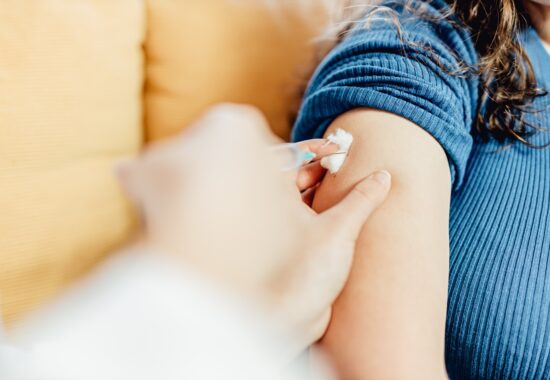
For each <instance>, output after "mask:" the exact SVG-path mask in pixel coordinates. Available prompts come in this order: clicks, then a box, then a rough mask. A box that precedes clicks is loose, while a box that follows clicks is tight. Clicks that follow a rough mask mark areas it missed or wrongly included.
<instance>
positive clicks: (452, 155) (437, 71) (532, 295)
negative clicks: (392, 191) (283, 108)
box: [293, 0, 550, 379]
mask: <svg viewBox="0 0 550 380" xmlns="http://www.w3.org/2000/svg"><path fill="white" fill-rule="evenodd" d="M426 4H427V3H426ZM426 6H427V11H428V12H429V13H432V14H434V15H437V14H439V13H441V11H442V10H443V9H444V8H445V7H446V5H445V2H444V1H440V0H436V1H433V2H430V5H426ZM394 8H395V9H396V10H397V11H398V12H399V13H400V14H401V15H402V17H401V28H402V32H403V36H404V37H405V40H407V41H412V42H414V44H407V43H403V42H401V40H400V39H399V36H398V35H397V33H396V29H395V26H394V24H393V23H391V22H388V20H387V19H386V20H384V19H377V20H376V21H374V22H372V23H371V24H370V25H369V27H368V29H367V30H365V29H363V30H358V31H355V32H353V33H352V35H351V36H349V37H348V38H346V40H345V41H344V42H343V43H341V44H340V45H339V46H337V47H336V48H335V49H334V50H333V51H332V52H331V53H330V54H329V55H328V56H327V57H326V59H325V60H324V62H323V63H322V64H321V66H320V67H319V68H318V69H317V71H316V73H315V75H314V77H313V79H312V81H311V83H310V86H309V89H308V91H307V92H306V96H305V99H304V103H303V105H302V109H301V112H300V114H299V117H298V120H297V123H296V126H295V129H294V132H293V138H294V140H302V139H306V138H312V137H319V136H321V135H322V134H323V133H324V131H325V130H326V128H327V127H328V125H329V124H330V123H331V122H332V121H333V120H334V119H335V118H336V117H337V116H338V115H340V114H342V113H344V112H346V111H349V110H352V109H354V108H358V107H370V108H375V109H381V110H385V111H389V112H392V113H394V114H398V115H401V116H403V117H405V118H407V119H409V120H411V121H413V122H415V123H416V124H418V125H419V126H421V127H422V128H424V129H425V130H426V131H428V132H429V133H430V134H431V135H432V136H433V137H434V138H435V139H436V140H437V141H438V142H439V143H440V144H441V146H442V147H443V149H444V150H445V152H446V153H447V156H448V159H449V164H450V170H451V173H452V181H453V193H452V197H451V210H450V250H451V257H450V279H449V302H448V314H447V331H446V353H445V356H446V362H447V369H448V372H449V376H450V377H451V379H550V148H549V149H532V148H528V147H526V146H524V145H521V144H519V143H515V144H513V145H512V146H511V147H508V148H507V149H503V146H502V145H501V144H499V143H497V142H494V141H492V142H488V143H483V142H480V141H478V139H474V138H473V137H472V125H473V120H474V117H475V112H476V104H477V102H478V98H479V94H478V83H477V82H476V80H475V79H472V78H462V77H459V76H456V75H452V74H450V73H449V72H447V71H446V70H442V69H441V68H440V65H438V64H437V63H436V60H439V61H440V63H443V64H444V65H445V66H446V67H449V68H453V67H457V58H456V57H460V59H462V60H464V61H465V62H467V63H475V62H476V59H477V58H476V53H475V50H474V47H473V44H472V42H471V39H470V37H469V35H468V33H466V32H465V31H462V30H457V29H456V28H454V27H453V26H452V25H451V24H450V23H449V22H447V21H438V22H437V24H433V23H430V22H428V21H421V20H419V19H418V18H415V19H411V18H409V17H405V16H403V13H404V12H403V11H402V10H401V9H400V8H399V7H396V6H394ZM523 42H524V45H525V48H526V49H527V52H528V54H529V57H530V58H531V60H532V62H533V64H534V67H535V71H536V74H537V79H538V82H539V85H540V86H541V87H544V88H547V89H550V55H549V54H548V52H547V51H546V50H545V49H544V47H543V45H542V41H541V40H540V39H539V37H538V36H537V34H536V32H535V31H534V30H532V29H531V30H529V31H526V32H525V33H524V35H523ZM426 47H429V48H430V49H429V50H431V53H429V52H428V49H426ZM436 57H437V58H436ZM549 98H550V96H546V97H545V98H539V99H538V100H537V101H536V103H535V106H536V107H538V108H539V109H544V107H545V106H548V104H549V101H550V99H549ZM529 118H530V121H531V122H534V123H536V124H537V125H540V126H542V127H546V128H550V108H546V109H545V110H544V111H542V112H539V113H537V114H533V115H530V116H529ZM531 141H532V142H533V143H534V144H544V143H548V142H550V134H549V133H542V132H541V133H538V134H537V135H536V136H535V137H534V138H533V139H532V140H531ZM497 150H498V152H496V151H497Z"/></svg>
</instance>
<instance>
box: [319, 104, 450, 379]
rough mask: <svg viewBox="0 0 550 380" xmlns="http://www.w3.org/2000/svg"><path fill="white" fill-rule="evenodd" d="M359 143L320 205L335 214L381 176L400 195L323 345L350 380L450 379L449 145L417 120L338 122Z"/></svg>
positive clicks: (365, 244)
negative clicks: (360, 185) (355, 191)
mask: <svg viewBox="0 0 550 380" xmlns="http://www.w3.org/2000/svg"><path fill="white" fill-rule="evenodd" d="M335 128H343V129H345V130H347V131H349V132H351V133H352V134H353V136H354V143H353V145H352V148H351V151H350V155H349V157H348V158H347V160H346V162H345V164H344V166H343V168H342V169H341V170H340V171H339V172H338V173H337V174H336V175H327V177H326V178H325V180H324V181H323V183H322V184H321V186H320V188H319V189H318V190H317V193H316V198H315V200H314V208H315V209H316V210H318V211H322V210H325V209H327V208H329V207H330V206H332V205H334V204H335V203H337V202H338V201H339V200H340V199H341V198H342V197H343V196H345V195H346V194H347V193H348V192H349V190H350V189H351V188H352V187H353V186H354V185H355V184H356V183H357V182H359V181H360V180H361V179H363V178H364V177H366V176H367V175H368V174H370V173H372V172H373V171H375V170H379V169H386V170H387V171H389V172H390V173H391V174H392V190H391V192H390V195H389V197H388V199H387V200H386V201H385V203H384V204H383V206H382V207H381V208H380V209H378V210H377V211H376V212H375V213H374V214H373V215H372V217H371V218H370V219H369V221H368V222H367V223H366V225H365V227H364V229H363V231H362V232H361V235H360V237H359V240H358V242H357V248H356V252H355V258H354V263H353V269H352V273H351V277H350V279H349V281H348V283H347V285H346V287H345V289H344V291H343V293H342V294H341V295H340V297H339V299H338V300H337V301H336V303H335V305H334V310H333V316H332V321H331V324H330V326H329V329H328V331H327V334H326V335H325V337H324V338H323V340H322V341H321V342H320V345H321V346H322V348H324V349H325V350H327V351H328V353H329V356H330V357H331V358H332V359H333V360H334V362H335V364H336V366H337V368H338V369H339V371H340V372H341V374H342V375H343V379H346V380H355V379H360V380H363V379H423V380H425V379H440V378H445V377H446V375H445V364H444V332H445V316H446V305H447V279H448V263H449V238H448V220H449V204H450V192H451V180H450V172H449V166H448V162H447V158H446V156H445V153H444V151H443V149H442V148H441V146H440V145H439V144H438V143H437V141H436V140H435V139H433V138H432V137H431V136H430V135H429V134H428V133H427V132H425V131H424V130H423V129H421V128H420V127H418V126H417V125H415V124H413V123H411V122H410V121H408V120H406V119H404V118H402V117H399V116H396V115H393V114H389V113H385V112H381V111H376V110H369V109H359V110H355V111H351V112H348V113H346V114H344V115H342V116H340V117H339V118H338V119H336V120H335V121H334V122H333V123H332V125H331V126H330V128H329V130H328V131H327V133H330V131H331V130H333V129H335Z"/></svg>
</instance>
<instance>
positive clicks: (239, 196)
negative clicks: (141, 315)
mask: <svg viewBox="0 0 550 380" xmlns="http://www.w3.org/2000/svg"><path fill="white" fill-rule="evenodd" d="M276 142H277V141H276V139H275V138H274V137H273V136H272V135H271V134H270V132H269V128H268V125H267V122H266V120H265V119H264V117H263V116H262V115H261V113H260V112H258V111H257V110H256V109H254V108H252V107H249V106H243V105H231V104H224V105H218V106H215V107H213V108H211V109H210V110H209V111H208V112H206V113H205V114H204V115H203V116H202V117H201V118H200V119H199V120H198V121H196V122H195V123H194V124H193V125H192V126H190V127H189V128H188V129H187V130H186V131H185V132H184V133H182V134H181V135H179V136H177V137H175V138H173V139H171V140H169V141H166V142H161V143H158V144H156V145H153V146H151V147H150V148H149V149H147V150H146V151H145V152H144V153H143V154H142V155H141V156H140V157H139V158H137V159H136V160H134V161H133V162H128V163H126V164H125V165H123V166H122V167H121V168H120V177H121V178H122V182H123V184H124V187H125V188H126V190H127V192H128V193H129V194H130V195H131V197H132V198H133V199H134V201H135V202H136V203H137V204H138V206H139V207H140V209H141V210H142V214H143V218H144V226H145V242H146V244H147V245H149V246H151V247H154V248H158V249H159V250H161V251H163V252H169V253H171V254H174V255H176V256H177V257H179V258H181V260H182V261H184V262H185V263H186V264H187V265H190V266H191V267H193V268H197V269H199V270H200V271H201V272H202V273H205V274H207V275H209V276H210V278H211V279H213V280H215V281H218V282H219V283H221V284H223V285H224V286H228V287H230V288H231V289H233V290H235V291H237V292H238V293H239V294H243V295H245V296H247V297H248V298H250V299H252V300H254V301H255V302H258V303H260V304H263V305H266V306H268V307H270V308H271V309H272V310H273V312H274V313H275V314H277V315H279V316H280V318H281V320H283V321H284V322H285V323H287V324H288V326H289V327H290V328H291V329H293V331H294V333H295V334H297V336H299V337H300V338H299V339H298V341H299V342H300V343H299V344H298V347H296V350H300V349H304V348H305V347H307V346H308V345H310V344H311V343H313V342H315V341H316V340H318V339H319V338H321V337H322V335H323V334H324V332H325V330H326V328H327V326H328V323H329V320H330V308H331V304H332V303H333V301H334V300H335V299H336V297H337V296H338V294H339V293H340V291H341V290H342V289H343V287H344V284H345V282H346V279H347V277H348V275H349V271H350V268H351V263H352V258H353V253H354V249H355V242H356V239H357V237H358V235H359V232H360V230H361V228H362V226H363V224H364V223H365V221H366V220H367V218H368V217H369V215H370V214H371V213H372V212H373V211H374V210H375V209H376V207H377V206H378V205H380V204H381V203H382V202H383V200H384V199H385V197H386V195H387V193H388V191H389V189H390V176H389V174H388V173H386V172H378V173H374V174H373V175H371V176H370V177H368V178H366V179H365V180H363V181H362V182H360V183H358V184H357V185H356V187H355V189H354V190H353V191H352V192H351V193H350V194H349V195H348V196H347V198H345V199H344V200H343V201H342V202H341V203H340V204H338V205H336V206H335V207H333V208H332V209H330V210H328V211H326V212H324V213H322V214H319V215H318V214H316V213H315V212H314V211H313V210H312V209H311V208H310V207H309V206H308V204H307V202H304V201H303V199H302V196H301V191H303V190H305V189H307V188H311V189H314V187H315V184H316V182H318V181H320V180H321V179H322V177H323V174H324V169H322V168H321V166H320V165H319V163H318V162H313V163H311V164H309V165H307V166H305V167H303V168H302V169H301V170H300V171H298V172H294V173H290V174H289V173H283V172H282V171H281V170H280V167H281V162H278V160H279V159H280V158H278V157H276V156H275V155H274V154H272V153H270V152H269V150H268V147H269V146H270V145H273V144H274V143H276ZM302 144H303V146H304V148H306V149H310V150H312V151H314V152H315V153H317V154H318V158H319V157H320V156H321V155H322V154H323V153H325V154H326V153H330V152H331V150H330V147H328V146H327V145H326V144H325V142H324V141H323V140H311V141H309V142H304V143H302ZM309 193H311V191H309Z"/></svg>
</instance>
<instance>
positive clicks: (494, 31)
mask: <svg viewBox="0 0 550 380" xmlns="http://www.w3.org/2000/svg"><path fill="white" fill-rule="evenodd" d="M429 2H430V0H425V1H424V2H413V1H410V0H401V1H392V2H388V1H387V0H386V1H383V0H382V1H380V0H379V1H369V0H344V1H337V3H336V8H332V9H331V10H330V13H331V14H332V15H333V17H332V18H333V19H332V26H331V27H330V28H328V29H327V32H326V33H325V34H324V38H320V41H322V42H323V43H322V44H320V47H321V48H320V56H322V55H324V54H325V53H326V52H327V51H328V50H329V49H331V48H332V47H333V46H334V44H337V43H339V42H341V41H342V40H343V39H345V38H346V36H347V34H348V32H349V31H350V30H351V29H352V28H354V27H356V26H357V24H358V23H365V24H366V25H368V19H369V17H368V16H369V15H374V14H377V13H378V12H387V11H388V9H390V11H391V8H390V7H388V6H382V5H381V3H385V4H384V5H388V4H390V3H392V4H397V5H400V6H404V7H405V8H406V9H407V10H408V13H410V14H412V15H414V16H415V17H421V18H422V17H427V16H426V14H425V13H423V12H422V8H423V6H424V5H426V4H427V3H429ZM447 2H448V4H449V9H448V12H445V14H442V15H441V18H445V19H447V20H450V21H451V22H452V23H453V24H455V25H456V26H457V27H463V28H467V29H468V30H469V32H470V33H471V35H472V38H473V41H474V43H475V46H476V50H477V53H478V57H479V59H478V63H477V64H476V65H475V66H474V67H472V66H467V65H466V64H464V63H462V64H461V67H459V68H457V69H455V70H453V74H455V75H476V76H478V77H479V78H480V100H479V104H478V112H477V119H476V122H475V126H474V130H475V132H476V134H477V135H478V136H479V137H480V138H481V139H483V140H488V139H491V138H493V139H496V140H498V141H501V142H514V141H520V142H521V143H523V144H526V145H529V146H532V147H535V146H534V145H532V144H531V143H530V142H529V136H531V135H532V134H534V133H535V132H537V131H540V130H543V128H542V127H540V126H537V125H535V124H533V123H530V122H528V121H527V118H526V116H527V114H529V113H535V112H538V111H540V110H537V109H535V108H534V106H533V102H534V100H535V99H536V98H538V97H542V96H546V95H547V91H546V90H545V89H543V88H539V86H538V84H537V81H536V78H535V72H534V69H533V66H532V64H531V62H530V60H529V57H528V56H527V53H526V52H525V50H524V48H523V47H522V44H521V41H520V38H519V36H520V33H521V32H522V31H524V30H525V29H526V28H528V27H529V25H530V24H531V20H530V18H529V16H528V13H527V11H526V9H525V7H524V5H523V2H522V1H521V0H448V1H447ZM334 15H336V16H334ZM441 18H439V21H441ZM432 21H434V22H437V21H438V20H437V19H433V18H432ZM396 25H397V27H399V26H398V23H397V22H396ZM435 58H436V59H437V57H435ZM537 147H539V146H537Z"/></svg>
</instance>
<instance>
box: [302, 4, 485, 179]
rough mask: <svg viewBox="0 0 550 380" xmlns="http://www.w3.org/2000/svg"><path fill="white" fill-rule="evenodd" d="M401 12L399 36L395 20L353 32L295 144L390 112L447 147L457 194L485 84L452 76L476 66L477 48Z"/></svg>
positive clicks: (306, 105) (336, 53)
mask: <svg viewBox="0 0 550 380" xmlns="http://www.w3.org/2000/svg"><path fill="white" fill-rule="evenodd" d="M442 3H444V1H439V0H436V1H433V2H431V3H429V4H430V5H425V7H426V8H425V10H424V12H428V16H435V17H440V16H441V12H442V11H443V9H442V8H443V7H444V6H443V5H441V4H442ZM425 4H426V3H425ZM437 4H439V6H438V5H437ZM394 10H395V11H396V12H397V16H398V20H399V23H400V32H398V31H397V28H396V25H395V22H394V21H392V20H391V19H390V18H387V17H382V18H377V19H376V20H375V21H373V22H372V23H371V24H370V25H369V26H368V27H367V28H361V29H358V30H356V31H354V32H352V33H351V34H350V36H348V37H347V38H346V39H345V40H344V42H342V43H341V44H339V45H338V46H336V48H334V50H333V51H332V52H330V53H329V55H328V56H327V57H326V58H325V59H324V61H323V62H322V63H321V65H320V66H319V67H318V68H317V70H316V73H315V74H314V76H313V78H312V80H311V82H310V84H309V87H308V90H307V91H306V94H305V97H304V101H303V104H302V107H301V110H300V113H299V114H298V119H297V121H296V125H295V127H294V130H293V135H292V137H293V140H295V141H298V140H304V139H308V138H315V137H321V136H322V135H323V133H324V132H325V130H326V129H327V128H328V126H329V124H330V123H331V122H332V121H333V120H334V119H335V118H336V117H338V116H339V115H341V114H343V113H345V112H347V111H350V110H352V109H356V108H362V107H366V108H373V109H379V110H383V111H387V112H391V113H393V114H397V115H400V116H402V117H404V118H406V119H408V120H410V121H412V122H414V123H415V124H417V125H419V126H420V127H422V128H424V129H425V130H426V131H427V132H428V133H430V134H431V135H432V136H433V137H434V138H435V139H436V140H437V141H438V142H439V143H440V144H441V146H442V147H443V149H444V150H445V152H446V154H447V157H448V160H449V165H450V170H451V177H452V181H453V187H454V188H455V189H456V188H457V187H458V186H460V183H461V182H462V179H463V177H464V172H465V169H466V165H467V161H468V158H469V156H470V152H471V150H472V145H473V138H472V133H471V130H472V125H473V123H474V120H475V117H476V113H477V99H478V80H477V79H476V78H475V77H474V76H470V77H467V76H465V75H458V74H456V73H453V71H454V70H456V69H458V68H459V67H460V65H459V60H462V61H464V63H466V64H470V65H471V64H475V62H476V52H475V49H474V46H473V43H472V42H471V40H470V37H469V34H468V33H467V32H466V31H465V30H462V29H460V28H458V27H457V26H456V25H454V24H453V23H451V22H450V21H448V20H443V19H442V20H439V21H437V22H433V21H428V20H427V19H419V18H418V17H413V18H411V17H408V16H407V17H405V15H404V11H402V10H400V8H399V7H395V8H394ZM399 33H401V35H400V34H399ZM458 57H460V58H458ZM442 65H443V67H444V68H442Z"/></svg>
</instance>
